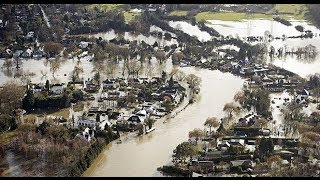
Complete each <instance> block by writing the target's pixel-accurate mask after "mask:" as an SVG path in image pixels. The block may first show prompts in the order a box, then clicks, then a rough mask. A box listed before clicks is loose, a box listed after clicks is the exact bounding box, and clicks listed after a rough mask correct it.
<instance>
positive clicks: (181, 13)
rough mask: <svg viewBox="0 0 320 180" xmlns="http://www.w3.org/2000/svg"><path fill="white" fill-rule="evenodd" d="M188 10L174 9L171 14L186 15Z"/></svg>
mask: <svg viewBox="0 0 320 180" xmlns="http://www.w3.org/2000/svg"><path fill="white" fill-rule="evenodd" d="M187 13H188V11H172V12H171V13H170V14H169V16H186V15H187Z"/></svg>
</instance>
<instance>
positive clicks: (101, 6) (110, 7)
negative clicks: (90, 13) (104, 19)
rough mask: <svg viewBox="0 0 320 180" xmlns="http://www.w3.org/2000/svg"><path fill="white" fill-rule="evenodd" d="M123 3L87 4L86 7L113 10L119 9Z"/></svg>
mask: <svg viewBox="0 0 320 180" xmlns="http://www.w3.org/2000/svg"><path fill="white" fill-rule="evenodd" d="M124 6H125V4H91V5H88V6H87V8H89V9H93V8H98V9H99V10H103V11H113V10H121V9H122V8H123V7H124Z"/></svg>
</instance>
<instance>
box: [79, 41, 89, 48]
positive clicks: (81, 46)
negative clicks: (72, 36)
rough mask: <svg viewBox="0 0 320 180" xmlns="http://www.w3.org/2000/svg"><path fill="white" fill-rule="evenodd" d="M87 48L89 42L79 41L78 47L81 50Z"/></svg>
mask: <svg viewBox="0 0 320 180" xmlns="http://www.w3.org/2000/svg"><path fill="white" fill-rule="evenodd" d="M88 46H89V42H84V41H81V42H80V45H79V47H80V48H81V49H84V48H87V47H88Z"/></svg>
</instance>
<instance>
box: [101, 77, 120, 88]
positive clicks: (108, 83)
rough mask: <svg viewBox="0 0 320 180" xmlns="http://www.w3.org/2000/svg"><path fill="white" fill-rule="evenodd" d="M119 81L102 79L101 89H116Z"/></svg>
mask: <svg viewBox="0 0 320 180" xmlns="http://www.w3.org/2000/svg"><path fill="white" fill-rule="evenodd" d="M117 87H119V83H118V82H116V80H115V79H106V80H104V81H103V89H116V88H117Z"/></svg>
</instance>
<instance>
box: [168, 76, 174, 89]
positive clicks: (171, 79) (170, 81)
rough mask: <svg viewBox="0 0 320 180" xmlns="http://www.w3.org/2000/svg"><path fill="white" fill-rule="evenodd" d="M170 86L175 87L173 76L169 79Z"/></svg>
mask: <svg viewBox="0 0 320 180" xmlns="http://www.w3.org/2000/svg"><path fill="white" fill-rule="evenodd" d="M169 87H173V78H172V76H171V78H170V80H169Z"/></svg>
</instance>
